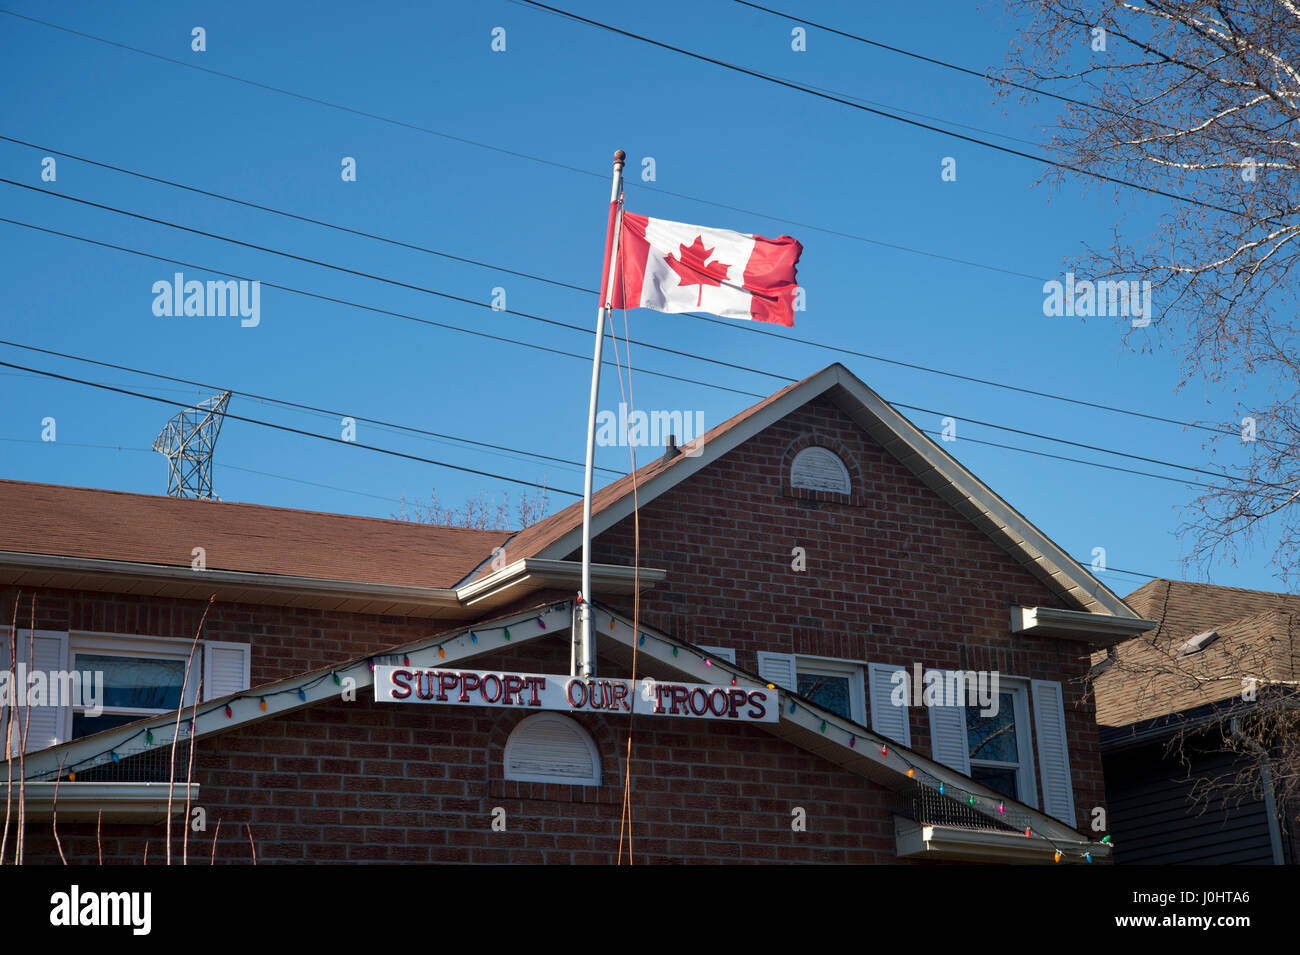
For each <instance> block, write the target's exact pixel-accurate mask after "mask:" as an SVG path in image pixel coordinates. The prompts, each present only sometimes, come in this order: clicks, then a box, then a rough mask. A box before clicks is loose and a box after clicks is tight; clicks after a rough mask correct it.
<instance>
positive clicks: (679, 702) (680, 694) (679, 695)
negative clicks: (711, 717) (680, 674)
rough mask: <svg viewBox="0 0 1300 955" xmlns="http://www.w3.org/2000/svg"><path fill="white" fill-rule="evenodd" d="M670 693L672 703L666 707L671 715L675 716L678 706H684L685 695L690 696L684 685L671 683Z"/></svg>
mask: <svg viewBox="0 0 1300 955" xmlns="http://www.w3.org/2000/svg"><path fill="white" fill-rule="evenodd" d="M672 694H673V698H672V704H671V705H670V706H669V707H668V712H669V713H671V714H672V715H673V716H676V715H677V714H678V713H679V712H680V710H679V709H678V707H679V706H680V707H682V708H683V709H684V708H685V703H686V697H688V696H690V691H689V690H687V689H686V687H684V686H678V685H676V684H673V686H672Z"/></svg>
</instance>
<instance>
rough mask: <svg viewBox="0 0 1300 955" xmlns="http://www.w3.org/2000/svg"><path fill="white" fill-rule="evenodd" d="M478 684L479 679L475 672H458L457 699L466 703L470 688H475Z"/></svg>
mask: <svg viewBox="0 0 1300 955" xmlns="http://www.w3.org/2000/svg"><path fill="white" fill-rule="evenodd" d="M478 686H479V679H478V674H477V673H462V674H460V696H459V697H457V699H459V700H460V701H461V702H462V703H468V702H469V692H470V690H477V689H478Z"/></svg>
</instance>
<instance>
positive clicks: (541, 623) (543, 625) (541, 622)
mask: <svg viewBox="0 0 1300 955" xmlns="http://www.w3.org/2000/svg"><path fill="white" fill-rule="evenodd" d="M537 626H539V627H541V628H542V629H543V630H545V629H546V621H545V620H543V619H542V618H541V617H538V618H537Z"/></svg>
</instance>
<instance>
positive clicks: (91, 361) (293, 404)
mask: <svg viewBox="0 0 1300 955" xmlns="http://www.w3.org/2000/svg"><path fill="white" fill-rule="evenodd" d="M0 345H8V346H9V347H10V348H21V349H23V350H25V351H33V352H39V353H40V354H42V355H51V356H53V357H55V358H67V359H69V360H70V361H80V362H85V363H86V364H88V365H97V366H99V367H100V368H112V369H115V370H117V371H127V372H131V373H132V374H136V375H146V376H148V377H150V378H158V379H161V380H162V381H172V382H177V383H178V384H183V385H193V386H195V387H196V388H201V389H204V390H206V391H229V392H230V393H231V394H232V395H239V396H240V397H241V398H252V399H254V400H255V401H267V402H271V403H272V404H276V405H283V406H285V407H287V408H298V409H301V410H303V411H312V412H316V413H318V414H322V415H325V416H327V417H331V418H338V417H344V416H347V417H350V418H353V419H355V420H357V421H364V422H365V423H367V424H373V425H377V426H380V427H385V428H392V429H396V430H398V431H409V432H410V433H412V434H419V435H426V436H428V437H433V438H442V439H445V440H447V441H458V442H461V443H463V444H470V445H474V446H475V447H480V448H489V449H491V450H493V451H507V452H510V453H512V454H522V455H524V456H526V457H530V458H538V459H540V460H542V461H552V462H554V463H556V464H568V465H572V466H573V467H579V468H580V467H584V466H585V465H584V464H583V462H581V461H570V460H569V459H568V458H557V457H552V456H551V455H549V454H541V453H539V452H536V451H521V450H519V449H518V448H509V447H506V446H505V445H501V444H490V443H488V442H486V441H474V440H472V439H470V438H462V437H459V436H457V435H454V434H442V433H441V432H438V431H427V430H425V429H424V428H416V427H413V426H411V425H406V424H397V423H395V422H392V421H384V420H382V419H380V418H365V417H362V416H361V415H358V414H353V413H351V412H346V411H331V410H329V409H328V408H318V407H316V406H315V405H308V404H303V403H301V402H298V401H290V400H289V399H287V398H276V397H274V396H272V395H261V394H257V393H256V392H253V391H240V390H239V389H237V388H229V387H226V386H225V385H213V384H207V383H204V382H201V381H194V380H192V379H189V378H177V377H176V376H174V375H164V374H162V373H161V372H156V371H144V370H143V369H140V368H132V367H131V366H130V365H119V364H115V363H114V362H111V361H100V360H98V359H95V358H86V357H85V356H82V355H72V354H69V353H68V352H60V351H54V350H52V349H49V348H38V347H37V346H35V345H23V344H21V343H20V342H11V341H8V340H6V339H3V338H0ZM596 470H597V471H605V472H606V473H608V474H619V475H621V474H622V473H623V472H622V471H616V470H614V469H613V468H602V467H597V468H596Z"/></svg>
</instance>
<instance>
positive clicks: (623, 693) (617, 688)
mask: <svg viewBox="0 0 1300 955" xmlns="http://www.w3.org/2000/svg"><path fill="white" fill-rule="evenodd" d="M626 699H627V684H626V683H624V682H623V681H622V680H619V681H618V682H617V683H615V684H614V700H613V706H612V707H611V709H615V710H625V709H627V703H626V702H624V701H625V700H626Z"/></svg>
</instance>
